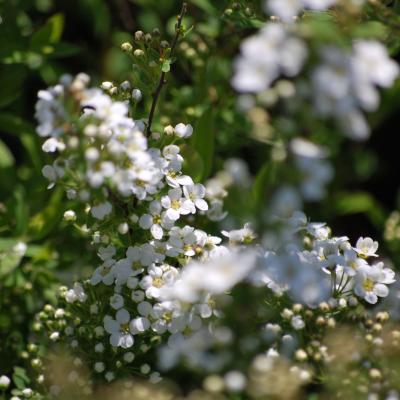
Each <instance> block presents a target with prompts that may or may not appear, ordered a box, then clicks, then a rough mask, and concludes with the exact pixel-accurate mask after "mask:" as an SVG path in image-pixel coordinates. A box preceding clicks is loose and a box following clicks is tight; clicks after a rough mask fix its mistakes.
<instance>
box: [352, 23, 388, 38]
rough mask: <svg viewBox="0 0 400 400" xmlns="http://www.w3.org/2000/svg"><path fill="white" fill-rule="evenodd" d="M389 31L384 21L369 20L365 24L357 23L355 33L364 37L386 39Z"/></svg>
mask: <svg viewBox="0 0 400 400" xmlns="http://www.w3.org/2000/svg"><path fill="white" fill-rule="evenodd" d="M388 33H389V29H388V27H387V26H386V25H384V24H383V23H382V22H378V21H368V22H365V23H363V24H357V25H356V26H355V28H354V30H353V34H354V35H355V36H357V37H362V38H376V39H381V40H384V39H385V38H386V37H387V35H388Z"/></svg>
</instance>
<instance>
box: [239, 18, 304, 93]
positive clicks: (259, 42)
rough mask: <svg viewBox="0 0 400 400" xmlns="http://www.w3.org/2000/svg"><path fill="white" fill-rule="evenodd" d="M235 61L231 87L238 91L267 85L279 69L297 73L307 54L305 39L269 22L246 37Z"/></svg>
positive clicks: (293, 74) (260, 88)
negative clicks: (252, 34) (255, 32)
mask: <svg viewBox="0 0 400 400" xmlns="http://www.w3.org/2000/svg"><path fill="white" fill-rule="evenodd" d="M240 48H241V55H240V56H239V57H238V58H237V60H236V62H235V75H234V77H233V79H232V85H233V87H234V88H235V89H236V90H238V91H240V92H260V91H262V90H265V89H267V88H269V86H270V85H271V83H272V82H273V81H274V80H275V79H276V78H278V77H279V75H280V74H281V73H282V74H284V75H287V76H295V75H297V74H298V73H299V72H300V70H301V68H302V66H303V64H304V61H305V59H306V57H307V48H306V46H305V44H304V42H303V41H302V40H301V39H299V38H297V37H294V36H292V35H290V34H289V33H288V31H287V30H286V29H285V28H284V26H283V25H281V24H275V23H268V24H266V25H265V26H264V27H263V28H262V29H261V30H260V31H259V32H258V33H257V34H256V35H254V36H251V37H249V38H247V39H245V40H244V41H243V42H242V45H241V47H240Z"/></svg>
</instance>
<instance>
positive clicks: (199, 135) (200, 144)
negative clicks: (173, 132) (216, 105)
mask: <svg viewBox="0 0 400 400" xmlns="http://www.w3.org/2000/svg"><path fill="white" fill-rule="evenodd" d="M214 119H215V117H214V111H213V109H212V108H208V109H207V110H206V111H204V112H203V114H202V116H201V117H200V118H199V120H198V121H197V123H196V125H195V128H194V132H193V135H192V140H191V143H192V146H193V148H194V149H195V150H196V151H197V153H198V154H199V155H200V157H201V160H202V162H203V166H204V168H203V174H202V177H201V178H202V180H204V179H206V178H208V176H209V175H210V172H211V171H212V167H213V160H214Z"/></svg>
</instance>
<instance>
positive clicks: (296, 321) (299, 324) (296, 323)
mask: <svg viewBox="0 0 400 400" xmlns="http://www.w3.org/2000/svg"><path fill="white" fill-rule="evenodd" d="M290 323H291V325H292V326H293V328H294V329H296V330H300V329H303V328H304V327H305V326H306V324H305V323H304V321H303V318H301V316H300V315H295V316H294V317H292V319H291V321H290Z"/></svg>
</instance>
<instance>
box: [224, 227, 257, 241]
mask: <svg viewBox="0 0 400 400" xmlns="http://www.w3.org/2000/svg"><path fill="white" fill-rule="evenodd" d="M221 233H222V234H223V235H224V236H225V237H227V238H229V241H230V242H233V243H251V242H252V241H253V240H254V238H255V237H256V236H255V234H254V231H253V230H252V229H251V227H250V224H248V223H247V224H245V225H244V227H243V228H242V229H236V230H233V231H230V232H227V231H222V232H221Z"/></svg>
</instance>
